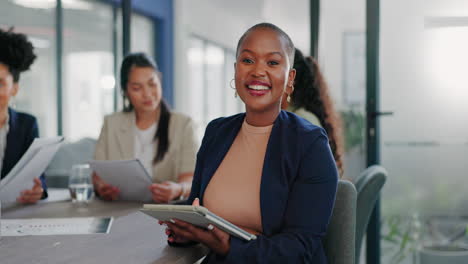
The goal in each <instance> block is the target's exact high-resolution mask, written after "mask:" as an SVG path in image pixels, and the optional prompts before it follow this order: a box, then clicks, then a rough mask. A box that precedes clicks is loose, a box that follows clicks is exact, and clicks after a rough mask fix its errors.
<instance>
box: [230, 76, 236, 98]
mask: <svg viewBox="0 0 468 264" xmlns="http://www.w3.org/2000/svg"><path fill="white" fill-rule="evenodd" d="M232 81H234V78H233V79H232V80H231V81H230V82H229V86H231V88H232V89H234V91H235V92H234V98H237V90H236V87H235V86H234V85H232Z"/></svg>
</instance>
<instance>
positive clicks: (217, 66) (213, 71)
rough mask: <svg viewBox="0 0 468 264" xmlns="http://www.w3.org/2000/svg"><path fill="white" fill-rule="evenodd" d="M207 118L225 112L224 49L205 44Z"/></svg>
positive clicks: (208, 119) (211, 118)
mask: <svg viewBox="0 0 468 264" xmlns="http://www.w3.org/2000/svg"><path fill="white" fill-rule="evenodd" d="M205 67H206V68H205V73H204V74H205V78H206V89H205V93H204V95H205V100H206V102H205V106H206V112H205V119H206V120H207V121H208V122H209V121H211V120H213V119H215V118H217V117H220V116H221V115H223V114H224V109H223V108H224V107H223V102H224V95H225V93H224V91H225V90H226V89H223V88H224V87H225V85H224V84H225V83H227V82H225V81H224V50H223V49H222V48H220V47H219V46H216V45H213V44H207V45H206V46H205Z"/></svg>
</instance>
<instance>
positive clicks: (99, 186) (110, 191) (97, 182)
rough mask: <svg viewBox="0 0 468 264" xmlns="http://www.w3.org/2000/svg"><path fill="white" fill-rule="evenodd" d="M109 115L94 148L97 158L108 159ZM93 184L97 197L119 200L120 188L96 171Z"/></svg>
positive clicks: (95, 157)
mask: <svg viewBox="0 0 468 264" xmlns="http://www.w3.org/2000/svg"><path fill="white" fill-rule="evenodd" d="M108 119H109V118H108V117H105V118H104V124H103V125H102V128H101V133H100V134H99V138H98V140H97V142H96V147H95V150H94V159H95V160H107V159H108V155H107V153H108V151H107V149H108V144H109V143H108V142H107V141H108V133H109V131H108V130H109V129H108V127H109V125H108V124H107V123H108ZM92 180H93V186H94V194H95V195H96V197H99V198H102V199H104V200H108V201H112V200H117V198H118V196H119V192H120V191H119V189H118V188H117V187H115V186H112V185H110V184H107V183H106V182H104V181H103V180H102V179H101V177H99V175H97V173H96V172H93V176H92Z"/></svg>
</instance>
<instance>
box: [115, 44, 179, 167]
mask: <svg viewBox="0 0 468 264" xmlns="http://www.w3.org/2000/svg"><path fill="white" fill-rule="evenodd" d="M134 67H150V68H153V69H154V71H155V72H157V73H158V77H159V78H160V79H161V73H160V72H159V70H158V65H157V64H156V63H155V62H154V61H153V60H152V59H151V58H150V57H148V56H147V55H146V54H144V53H131V54H129V55H127V56H126V57H125V58H124V60H123V62H122V67H121V69H120V88H121V92H122V98H123V103H124V109H123V111H124V112H131V111H133V109H134V107H133V105H132V103H131V102H130V100H129V99H128V97H127V83H128V76H129V75H130V71H131V70H132V68H134ZM159 107H160V116H159V122H158V128H157V130H156V133H155V134H154V140H158V152H157V153H156V155H155V156H154V159H153V164H156V163H157V162H159V161H161V160H162V159H163V158H164V155H166V153H167V150H168V149H169V120H170V119H171V110H170V108H169V106H168V104H167V103H166V101H164V99H161V102H160V106H159Z"/></svg>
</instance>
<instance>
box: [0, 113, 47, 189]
mask: <svg viewBox="0 0 468 264" xmlns="http://www.w3.org/2000/svg"><path fill="white" fill-rule="evenodd" d="M8 115H9V121H8V125H9V126H10V129H9V131H8V134H7V142H6V149H5V155H4V157H3V164H2V172H1V178H2V179H3V178H4V177H5V176H6V175H7V174H8V173H9V172H10V171H11V169H13V167H14V166H15V164H16V163H17V162H18V161H19V160H20V159H21V157H22V156H23V154H24V153H25V152H26V150H28V148H29V146H30V145H31V144H32V142H33V141H34V138H37V137H39V129H38V126H37V121H36V118H35V117H34V116H32V115H29V114H26V113H21V112H16V111H15V110H13V109H11V108H8ZM40 179H41V182H42V188H43V189H44V195H43V198H45V197H46V196H47V195H46V194H47V192H46V189H47V186H46V182H45V178H44V174H42V175H41V176H40Z"/></svg>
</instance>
